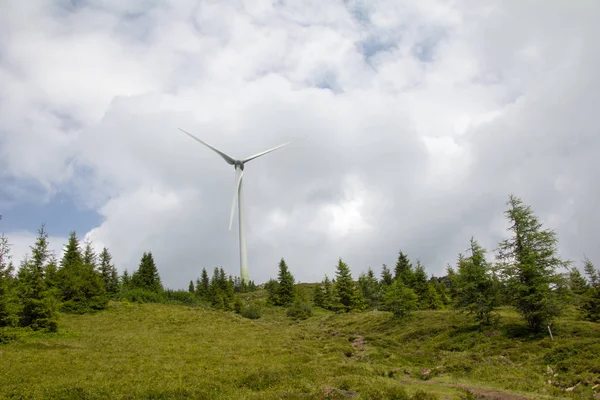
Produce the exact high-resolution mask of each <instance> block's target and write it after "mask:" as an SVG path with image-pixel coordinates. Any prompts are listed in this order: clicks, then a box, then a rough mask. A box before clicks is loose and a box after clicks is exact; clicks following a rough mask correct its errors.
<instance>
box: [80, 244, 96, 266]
mask: <svg viewBox="0 0 600 400" xmlns="http://www.w3.org/2000/svg"><path fill="white" fill-rule="evenodd" d="M84 244H85V247H84V250H83V255H82V258H83V264H84V265H90V266H91V267H92V269H94V270H95V269H96V253H94V249H93V248H92V242H91V240H89V239H86V240H85V242H84Z"/></svg>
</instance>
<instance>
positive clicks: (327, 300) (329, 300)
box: [323, 275, 335, 310]
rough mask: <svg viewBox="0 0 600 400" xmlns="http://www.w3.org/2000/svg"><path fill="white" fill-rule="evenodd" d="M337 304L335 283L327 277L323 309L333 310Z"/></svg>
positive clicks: (324, 281) (324, 280) (324, 283)
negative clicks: (334, 289)
mask: <svg viewBox="0 0 600 400" xmlns="http://www.w3.org/2000/svg"><path fill="white" fill-rule="evenodd" d="M334 304H335V294H334V291H333V283H332V282H331V280H330V279H329V277H328V276H327V275H325V278H324V279H323V308H325V309H327V310H332V309H333V306H334Z"/></svg>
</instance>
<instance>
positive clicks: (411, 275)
mask: <svg viewBox="0 0 600 400" xmlns="http://www.w3.org/2000/svg"><path fill="white" fill-rule="evenodd" d="M394 279H400V280H402V283H404V284H405V285H406V286H408V287H410V288H413V289H415V287H414V283H415V279H416V276H415V271H414V270H413V266H412V264H411V263H410V261H409V259H408V257H407V256H406V254H404V253H403V252H402V251H401V252H400V254H399V255H398V261H396V267H395V268H394ZM425 280H427V275H425ZM415 290H416V289H415Z"/></svg>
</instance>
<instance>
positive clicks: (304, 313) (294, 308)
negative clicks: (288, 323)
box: [286, 301, 312, 320]
mask: <svg viewBox="0 0 600 400" xmlns="http://www.w3.org/2000/svg"><path fill="white" fill-rule="evenodd" d="M286 315H287V316H288V317H290V318H292V319H294V320H298V319H307V318H308V317H310V316H311V315H312V309H311V307H310V304H308V303H306V302H303V301H295V302H294V304H292V305H291V306H290V307H289V308H288V309H287V311H286Z"/></svg>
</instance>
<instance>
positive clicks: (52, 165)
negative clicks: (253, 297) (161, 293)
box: [0, 0, 600, 288]
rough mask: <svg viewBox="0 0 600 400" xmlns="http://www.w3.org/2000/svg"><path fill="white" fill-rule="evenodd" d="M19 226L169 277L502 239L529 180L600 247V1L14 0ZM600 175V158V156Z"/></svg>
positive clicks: (573, 255) (5, 149)
mask: <svg viewBox="0 0 600 400" xmlns="http://www.w3.org/2000/svg"><path fill="white" fill-rule="evenodd" d="M0 8H1V10H2V12H0V214H2V216H3V219H2V220H1V221H0V232H3V233H4V234H5V235H6V236H7V237H8V239H9V242H10V243H11V244H12V250H13V258H14V260H15V262H16V263H17V265H18V262H19V260H21V259H22V258H23V256H24V255H25V254H26V253H27V252H28V251H29V246H31V245H32V244H33V243H34V241H35V236H36V230H37V229H38V228H39V227H40V225H41V223H45V227H46V230H47V231H48V232H49V234H50V247H51V249H53V251H55V252H56V253H57V255H60V253H61V251H62V248H63V246H64V244H65V243H66V241H67V237H68V235H69V233H70V232H71V231H73V230H74V231H76V232H77V235H78V237H79V238H80V239H81V240H83V239H88V240H91V241H92V243H93V245H94V247H95V248H96V249H98V250H100V249H102V247H104V246H106V247H107V248H108V249H109V251H110V252H111V254H112V255H113V259H114V261H115V265H116V267H117V269H118V270H119V271H120V272H122V271H123V270H125V269H127V270H128V271H129V272H130V273H131V272H132V271H133V270H135V269H136V268H137V266H138V265H139V261H140V259H141V256H142V254H143V253H144V252H146V251H152V253H153V255H154V258H155V261H156V263H157V266H158V269H159V273H160V275H161V278H162V281H163V284H164V285H165V286H168V287H171V288H186V287H187V284H188V282H189V281H190V280H191V279H196V278H197V277H198V276H199V275H200V273H201V269H202V268H203V267H204V268H207V269H208V270H209V271H210V270H212V269H213V268H214V267H223V268H224V269H225V271H226V272H227V273H228V274H232V275H234V276H239V252H238V251H239V250H238V231H237V226H238V225H237V216H236V220H234V224H233V227H232V229H231V231H230V230H229V226H228V225H229V212H230V207H231V200H232V197H233V186H234V169H233V167H231V166H230V165H228V164H226V163H225V162H224V161H223V160H222V159H221V158H220V157H219V156H218V155H217V154H215V153H213V152H212V151H211V150H209V149H207V148H205V147H203V146H202V145H201V144H199V143H197V142H195V141H193V140H191V139H190V138H189V137H187V136H186V135H184V134H183V133H182V132H181V131H179V130H178V128H182V129H185V130H187V131H189V132H191V133H193V134H194V135H196V136H198V137H199V138H201V139H202V140H204V141H206V142H207V143H209V144H211V145H212V146H215V147H217V148H219V149H220V150H222V151H224V152H225V153H227V154H230V155H232V156H233V157H236V158H244V157H247V156H249V155H252V154H255V153H257V152H260V151H262V150H265V149H267V148H271V147H274V146H276V145H279V144H281V143H285V142H288V141H291V142H292V144H290V145H288V146H286V147H284V148H282V149H279V150H277V151H275V152H273V153H270V154H268V155H265V156H264V157H260V158H258V159H255V160H253V161H251V162H249V163H248V164H247V165H246V168H245V170H244V202H245V207H246V208H245V211H246V213H245V219H246V235H247V246H248V266H249V272H250V279H253V280H254V281H255V282H257V283H261V282H264V281H266V280H267V279H269V278H270V277H276V276H277V266H278V263H279V260H280V259H281V258H282V257H283V258H285V260H286V263H287V264H288V266H289V268H290V270H291V272H292V274H293V275H294V276H295V278H296V280H297V281H300V282H315V281H320V280H322V279H323V277H324V276H325V274H327V275H328V276H329V277H332V276H333V275H334V273H335V267H336V264H337V261H338V259H339V258H340V257H342V259H343V260H344V261H345V262H346V263H347V264H348V265H349V266H350V268H351V270H352V273H353V274H354V275H355V276H357V275H358V274H359V273H360V272H363V271H366V270H367V268H369V267H371V268H373V269H374V271H375V272H376V273H379V271H380V270H381V266H382V264H387V265H388V266H393V265H394V264H395V261H396V259H397V256H398V252H399V251H400V250H402V251H403V252H404V253H406V254H408V256H409V258H410V259H411V261H413V262H416V260H417V259H418V260H419V261H420V262H421V263H422V264H423V265H424V266H425V268H426V270H427V272H428V273H429V274H433V275H436V276H442V275H444V274H445V270H446V266H447V264H448V263H451V264H454V263H455V261H456V258H457V255H458V253H460V252H465V250H466V249H467V248H468V246H469V240H470V238H471V237H472V236H473V237H475V239H477V240H478V241H479V242H480V243H481V244H482V245H483V246H484V247H486V248H487V249H488V251H489V252H490V257H491V255H493V250H494V249H495V248H496V246H497V244H498V242H499V241H500V240H502V238H504V237H506V235H507V231H506V229H507V226H508V225H507V221H506V219H505V217H504V214H503V213H504V211H505V210H506V208H507V205H506V201H507V200H508V196H509V194H511V193H512V194H514V195H516V196H518V197H520V198H521V199H522V200H523V201H524V202H525V203H526V204H527V205H530V206H531V207H532V208H533V210H534V211H535V213H536V215H537V216H538V217H539V218H540V220H541V221H542V222H543V223H544V227H545V228H548V229H553V230H555V231H556V233H557V235H558V239H559V251H560V255H561V257H563V258H564V259H570V260H573V261H574V263H575V265H581V260H582V259H583V258H584V256H587V257H589V258H590V260H591V261H592V262H595V263H599V264H600V243H599V236H598V233H597V227H598V226H599V225H600V214H599V212H598V210H597V208H596V206H597V204H598V203H599V202H600V184H599V181H598V178H597V174H598V171H600V157H598V151H599V150H600V113H599V112H598V110H599V107H600V75H599V74H598V73H597V71H598V70H599V69H600V68H599V66H600V44H599V43H598V40H597V38H598V37H600V26H599V25H598V24H597V21H598V18H600V2H597V1H595V0H579V1H577V2H571V3H569V4H567V3H566V2H564V1H559V0H550V1H541V0H528V1H520V2H507V1H500V0H492V1H486V2H480V1H476V0H452V1H451V0H436V1H434V0H423V1H418V2H416V1H409V0H406V1H404V0H393V1H392V0H369V1H366V0H346V1H333V0H331V1H330V0H326V1H323V0H318V1H317V0H308V1H306V0H305V1H288V0H231V1H222V0H218V1H217V0H200V1H191V0H178V1H174V0H172V1H170V0H165V1H154V0H132V1H127V2H123V1H117V0H97V1H87V0H57V1H40V0H29V1H22V2H15V1H8V0H0ZM594 171H596V172H594Z"/></svg>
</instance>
